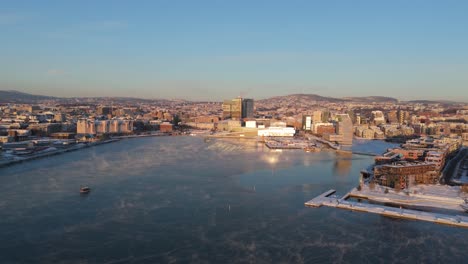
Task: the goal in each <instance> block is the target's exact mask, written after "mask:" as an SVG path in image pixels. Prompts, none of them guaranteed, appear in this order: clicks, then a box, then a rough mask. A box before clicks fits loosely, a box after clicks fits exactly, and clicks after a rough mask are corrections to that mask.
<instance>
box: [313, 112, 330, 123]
mask: <svg viewBox="0 0 468 264" xmlns="http://www.w3.org/2000/svg"><path fill="white" fill-rule="evenodd" d="M327 121H328V120H327ZM312 122H313V123H321V122H322V111H320V110H317V111H314V113H313V115H312Z"/></svg>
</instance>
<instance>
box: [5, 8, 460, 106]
mask: <svg viewBox="0 0 468 264" xmlns="http://www.w3.org/2000/svg"><path fill="white" fill-rule="evenodd" d="M467 14H468V1H464V0H460V1H452V0H445V1H442V0H440V1H431V0H424V1H419V0H411V1H408V0H404V1H400V0H392V1H379V0H374V1H359V0H353V1H346V0H343V1H334V0H327V1H325V0H322V1H319V0H316V1H314V0H308V1H294V0H290V1H286V0H285V1H274V0H268V1H262V0H256V1H252V0H249V1H244V0H236V1H221V0H219V1H214V0H213V1H204V0H197V1H192V0H186V1H179V0H167V1H162V0H152V1H143V0H139V1H130V0H129V1H119V0H113V1H106V0H99V1H95V0H93V1H86V0H81V1H69V0H63V1H59V0H57V1H47V0H41V1H21V0H12V1H5V0H0V36H1V39H0V90H18V91H23V92H28V93H33V94H44V95H52V96H66V97H71V96H131V97H143V98H168V99H191V100H212V101H215V100H222V99H224V98H233V97H237V96H243V97H252V98H256V99H261V98H268V97H271V96H276V95H287V94H294V93H308V94H319V95H322V96H333V97H345V96H371V95H379V96H391V97H395V98H398V99H401V100H407V99H408V100H409V99H447V100H457V101H465V102H468V15H467Z"/></svg>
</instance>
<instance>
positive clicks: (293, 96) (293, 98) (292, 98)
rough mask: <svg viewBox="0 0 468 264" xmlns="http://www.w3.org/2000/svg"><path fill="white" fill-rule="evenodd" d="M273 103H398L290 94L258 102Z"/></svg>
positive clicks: (376, 98)
mask: <svg viewBox="0 0 468 264" xmlns="http://www.w3.org/2000/svg"><path fill="white" fill-rule="evenodd" d="M275 101H291V102H294V103H301V102H306V101H307V102H311V101H316V102H332V103H344V102H359V103H373V102H376V103H398V100H397V99H395V98H392V97H385V96H366V97H344V98H335V97H325V96H320V95H317V94H291V95H284V96H275V97H271V98H267V99H263V100H259V102H275Z"/></svg>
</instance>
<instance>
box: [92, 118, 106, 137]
mask: <svg viewBox="0 0 468 264" xmlns="http://www.w3.org/2000/svg"><path fill="white" fill-rule="evenodd" d="M95 125H96V133H97V134H107V133H109V121H108V120H98V121H96V122H95Z"/></svg>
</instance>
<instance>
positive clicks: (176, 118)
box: [172, 115, 182, 126]
mask: <svg viewBox="0 0 468 264" xmlns="http://www.w3.org/2000/svg"><path fill="white" fill-rule="evenodd" d="M181 121H182V120H181V119H180V117H179V115H174V118H173V119H172V123H173V124H174V125H175V126H178V125H179V123H180V122H181Z"/></svg>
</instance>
